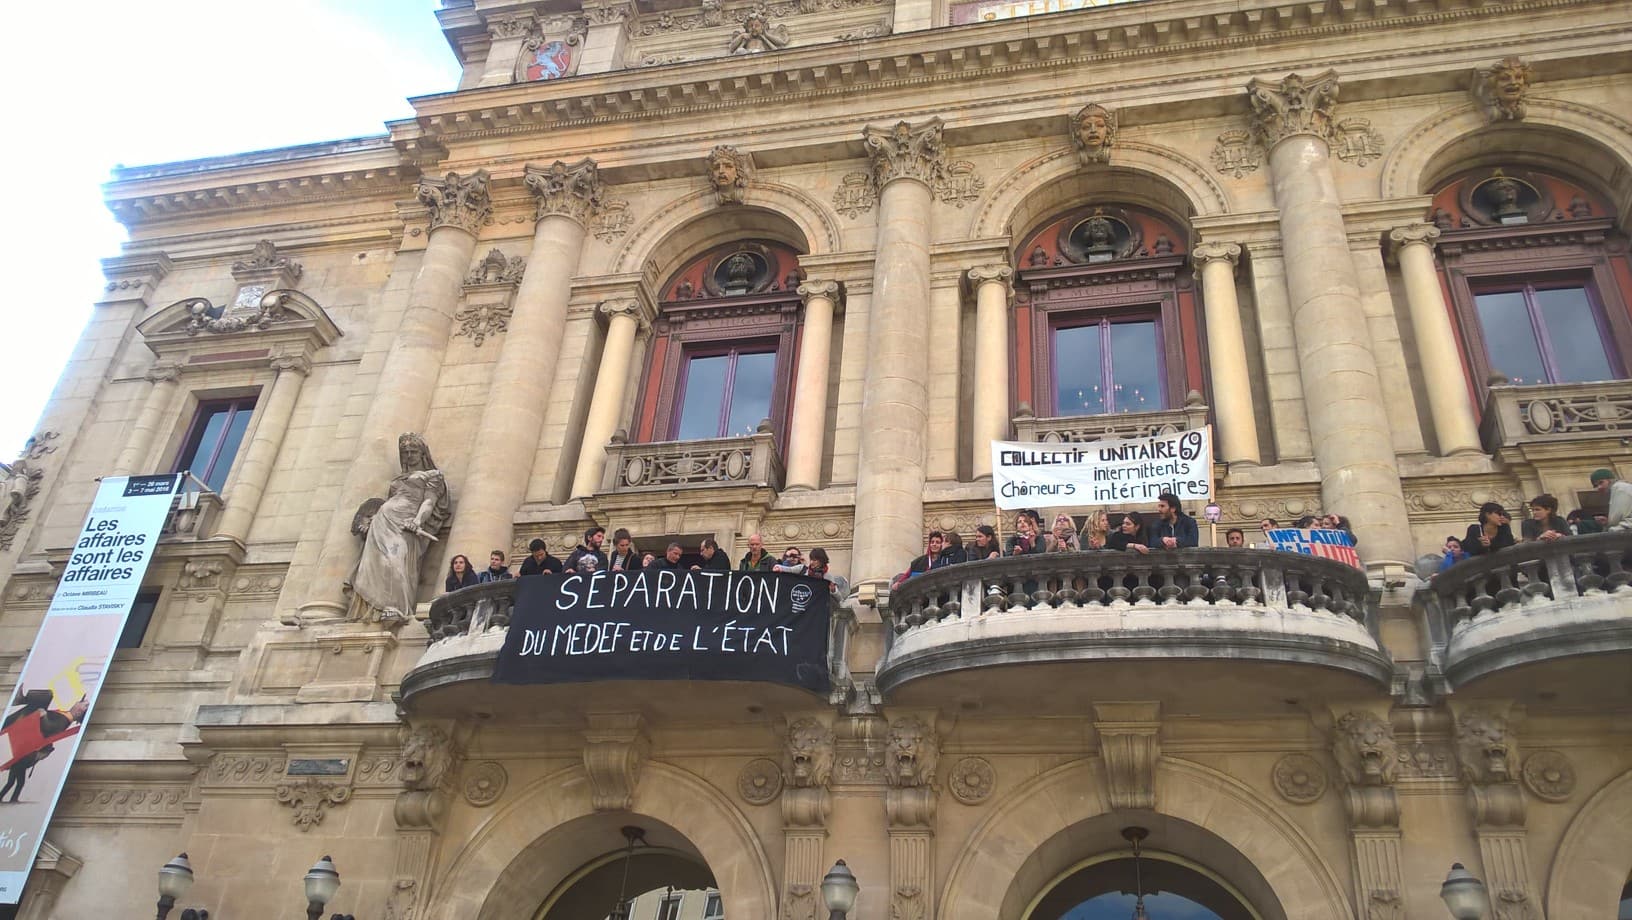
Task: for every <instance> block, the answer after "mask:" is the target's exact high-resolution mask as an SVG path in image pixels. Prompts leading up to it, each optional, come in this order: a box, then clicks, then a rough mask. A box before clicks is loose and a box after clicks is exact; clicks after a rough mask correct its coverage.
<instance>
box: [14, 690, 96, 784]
mask: <svg viewBox="0 0 1632 920" xmlns="http://www.w3.org/2000/svg"><path fill="white" fill-rule="evenodd" d="M51 700H52V694H51V691H50V690H28V691H23V690H18V691H17V699H15V700H13V701H12V702H13V704H15V705H18V706H21V707H22V708H21V709H18V710H17V711H16V712H13V713H11V714H10V715H8V716H6V721H5V723H4V724H3V725H0V734H3V735H4V736H5V741H6V744H5V745H4V746H3V749H4V750H6V751H7V754H6V755H5V756H6V762H5V763H0V768H4V769H5V770H6V771H7V775H6V784H5V785H4V786H0V802H8V803H15V802H16V801H17V798H18V797H19V796H21V795H22V794H23V786H24V784H25V783H27V782H28V775H29V773H30V772H32V771H33V769H34V765H35V764H37V763H39V762H40V761H41V760H44V759H45V758H46V757H47V756H48V755H49V754H50V753H51V752H52V751H53V750H55V749H56V748H55V746H54V744H55V742H57V741H61V740H62V739H64V738H68V737H71V736H72V735H74V734H75V733H76V732H78V731H79V725H80V723H81V722H84V721H85V713H86V711H87V710H89V709H90V708H91V707H90V704H89V703H88V702H86V700H85V698H84V697H80V698H79V702H77V703H75V704H74V705H72V706H70V707H68V709H67V710H66V711H64V710H61V709H52V708H51ZM8 792H9V793H11V798H10V799H7V798H6V797H5V796H6V793H8Z"/></svg>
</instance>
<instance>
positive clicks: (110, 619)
mask: <svg viewBox="0 0 1632 920" xmlns="http://www.w3.org/2000/svg"><path fill="white" fill-rule="evenodd" d="M178 479H179V477H178V476H176V475H174V474H172V475H165V476H132V477H124V476H118V477H109V478H107V479H104V480H102V486H101V488H99V489H97V491H96V500H95V501H93V502H92V503H91V513H90V514H89V515H88V516H86V518H85V526H84V527H82V528H80V532H79V538H78V540H77V541H76V542H75V544H74V551H73V554H72V555H71V556H69V557H68V567H67V568H66V569H65V570H63V573H62V579H61V581H60V582H59V583H58V585H57V592H56V594H55V595H53V596H52V598H51V608H50V609H49V610H47V611H46V612H45V620H44V621H43V622H41V623H40V631H39V634H38V635H36V636H35V637H34V647H33V648H31V649H29V652H28V660H27V661H25V662H24V663H23V673H22V677H21V679H20V680H19V681H18V683H17V689H16V692H15V693H13V694H12V695H11V696H10V697H8V698H7V699H8V700H9V701H10V703H9V705H8V706H7V707H6V717H5V722H4V724H3V726H0V770H3V771H5V773H6V782H5V785H4V786H3V787H0V801H3V802H5V803H6V804H0V904H16V903H17V901H18V899H19V898H21V897H22V894H23V883H24V882H26V881H28V872H29V869H30V868H31V867H32V866H33V864H34V856H35V854H37V853H38V852H39V849H40V841H41V840H43V839H44V835H45V827H46V825H47V824H49V823H50V821H51V813H52V811H54V810H55V809H56V807H57V796H58V795H60V794H61V792H62V784H63V781H64V780H66V779H67V778H68V765H69V764H70V763H71V762H72V761H73V759H74V753H75V752H76V751H77V750H78V749H79V739H80V737H81V735H80V731H81V730H82V729H83V728H84V726H85V723H86V721H87V719H89V717H90V714H91V709H92V708H93V707H94V706H95V705H96V697H97V693H98V692H99V691H100V690H101V689H102V680H103V678H104V677H105V676H106V675H107V670H108V662H109V661H110V660H111V659H112V658H113V651H114V648H115V647H116V646H117V645H118V644H119V634H120V633H121V632H123V631H124V628H125V618H126V617H128V616H129V615H130V608H131V605H132V604H134V603H135V601H136V594H137V592H138V591H139V590H140V589H141V587H142V577H143V576H144V575H145V574H146V573H147V564H148V562H149V561H151V559H152V557H153V546H154V544H155V543H156V542H157V541H158V538H159V531H160V530H162V529H163V528H164V519H165V517H166V516H167V515H168V514H169V513H170V499H171V496H172V495H173V494H174V492H175V490H176V482H177V481H178Z"/></svg>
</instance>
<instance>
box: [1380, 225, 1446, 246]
mask: <svg viewBox="0 0 1632 920" xmlns="http://www.w3.org/2000/svg"><path fill="white" fill-rule="evenodd" d="M1439 236H1440V230H1439V228H1438V227H1436V226H1434V225H1433V224H1407V225H1406V226H1404V227H1395V228H1394V229H1393V230H1390V231H1388V248H1389V250H1390V251H1394V252H1398V251H1399V250H1400V249H1401V248H1403V247H1405V246H1410V245H1411V244H1413V243H1421V244H1423V245H1425V246H1427V247H1429V248H1430V249H1432V248H1433V245H1434V243H1435V242H1436V241H1437V240H1438V239H1439Z"/></svg>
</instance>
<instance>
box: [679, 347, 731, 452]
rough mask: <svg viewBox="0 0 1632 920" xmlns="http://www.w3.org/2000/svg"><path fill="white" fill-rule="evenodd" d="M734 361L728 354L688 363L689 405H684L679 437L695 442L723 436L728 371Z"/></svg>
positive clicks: (687, 386) (686, 396) (692, 360)
mask: <svg viewBox="0 0 1632 920" xmlns="http://www.w3.org/2000/svg"><path fill="white" fill-rule="evenodd" d="M730 361H731V359H730V358H729V357H727V356H726V355H714V356H712V357H707V358H692V359H691V360H690V361H687V362H686V383H685V388H686V395H685V402H684V403H683V404H682V405H681V406H680V425H679V427H677V428H676V429H675V435H674V436H675V438H677V439H679V440H681V441H695V440H697V439H698V438H713V437H718V436H719V433H720V407H721V404H722V403H723V402H724V401H725V371H726V368H727V366H728V365H729V364H730Z"/></svg>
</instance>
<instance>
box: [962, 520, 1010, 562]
mask: <svg viewBox="0 0 1632 920" xmlns="http://www.w3.org/2000/svg"><path fill="white" fill-rule="evenodd" d="M964 556H965V557H966V558H967V560H968V561H969V562H985V561H986V560H988V559H1001V558H1003V547H1002V546H1001V545H1000V544H999V543H998V540H997V531H995V530H993V529H992V525H990V524H982V525H980V526H979V527H976V528H975V542H974V543H972V544H970V545H969V547H968V549H966V550H965V551H964Z"/></svg>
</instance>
